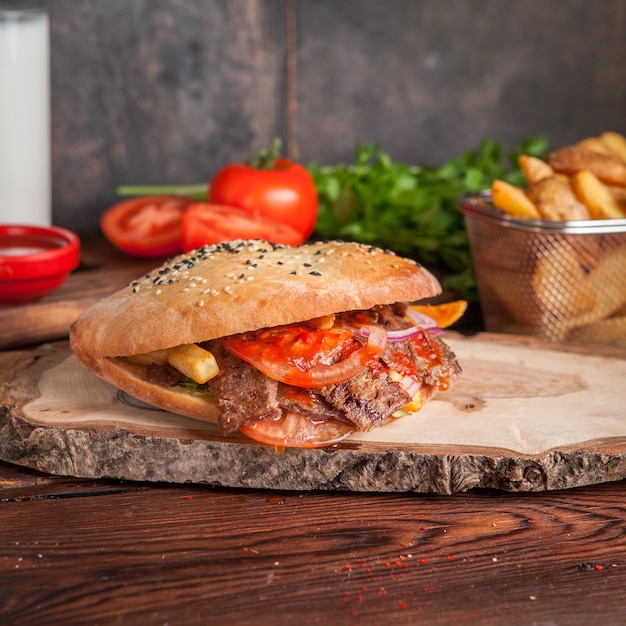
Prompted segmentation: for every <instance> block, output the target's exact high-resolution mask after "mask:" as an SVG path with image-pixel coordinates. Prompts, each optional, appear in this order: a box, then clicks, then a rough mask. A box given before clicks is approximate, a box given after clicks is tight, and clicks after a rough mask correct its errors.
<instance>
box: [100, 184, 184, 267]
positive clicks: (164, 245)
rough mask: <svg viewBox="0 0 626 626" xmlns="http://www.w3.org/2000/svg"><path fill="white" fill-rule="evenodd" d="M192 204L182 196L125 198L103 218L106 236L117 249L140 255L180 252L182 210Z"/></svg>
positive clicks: (101, 225) (102, 222) (162, 254)
mask: <svg viewBox="0 0 626 626" xmlns="http://www.w3.org/2000/svg"><path fill="white" fill-rule="evenodd" d="M190 203H191V200H190V199H189V198H182V197H180V196H141V197H138V198H132V199H130V200H122V201H121V202H118V203H117V204H114V205H113V206H112V207H110V208H109V209H107V211H105V213H104V214H103V215H102V217H101V218H100V228H101V229H102V232H103V233H104V235H105V237H106V238H107V239H108V240H109V241H110V242H111V243H112V244H113V245H114V246H116V247H117V248H119V249H120V250H123V251H124V252H126V253H128V254H132V255H134V256H141V257H164V256H171V255H174V254H177V253H179V252H181V250H182V247H181V225H182V219H183V213H184V211H185V209H186V208H187V206H188V205H189V204H190Z"/></svg>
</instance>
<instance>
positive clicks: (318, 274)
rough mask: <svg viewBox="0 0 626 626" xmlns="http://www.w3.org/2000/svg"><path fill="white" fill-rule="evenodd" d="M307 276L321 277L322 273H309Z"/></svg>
mask: <svg viewBox="0 0 626 626" xmlns="http://www.w3.org/2000/svg"><path fill="white" fill-rule="evenodd" d="M294 273H295V272H294ZM309 274H311V276H321V275H322V272H309Z"/></svg>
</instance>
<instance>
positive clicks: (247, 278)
mask: <svg viewBox="0 0 626 626" xmlns="http://www.w3.org/2000/svg"><path fill="white" fill-rule="evenodd" d="M246 280H254V276H247V277H246Z"/></svg>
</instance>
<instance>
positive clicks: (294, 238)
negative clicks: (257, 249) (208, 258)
mask: <svg viewBox="0 0 626 626" xmlns="http://www.w3.org/2000/svg"><path fill="white" fill-rule="evenodd" d="M233 239H264V240H265V241H269V242H271V243H282V244H288V245H291V246H298V245H300V244H301V243H303V242H304V236H303V235H302V234H301V233H299V232H298V231H297V230H295V229H294V228H292V227H291V226H288V225H287V224H283V223H281V222H277V221H275V220H272V219H269V218H265V217H261V216H260V215H252V214H250V213H249V212H248V211H244V210H243V209H239V208H236V207H230V206H224V205H220V204H209V203H207V202H195V203H193V204H190V205H189V206H188V207H187V210H186V211H185V214H184V216H183V221H182V245H183V250H184V251H185V252H188V251H189V250H193V249H194V248H199V247H200V246H204V245H207V244H213V243H221V242H223V241H232V240H233Z"/></svg>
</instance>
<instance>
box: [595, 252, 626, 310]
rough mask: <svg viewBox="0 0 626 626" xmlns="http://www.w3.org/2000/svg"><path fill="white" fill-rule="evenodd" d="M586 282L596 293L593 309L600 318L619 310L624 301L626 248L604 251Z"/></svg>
mask: <svg viewBox="0 0 626 626" xmlns="http://www.w3.org/2000/svg"><path fill="white" fill-rule="evenodd" d="M587 283H588V285H589V287H591V289H593V291H594V293H595V294H596V300H597V305H596V307H595V310H596V311H597V313H598V315H599V317H600V318H602V317H609V316H610V315H614V314H615V313H616V312H617V311H619V310H620V309H621V307H622V306H623V304H624V303H625V302H626V248H623V247H621V248H615V249H613V250H610V251H608V252H605V253H604V256H602V258H601V259H600V260H599V262H598V265H597V267H595V268H594V269H593V270H592V271H591V272H590V273H589V276H588V277H587Z"/></svg>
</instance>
